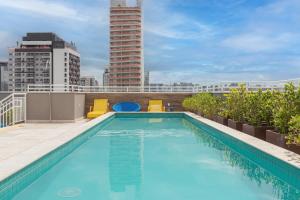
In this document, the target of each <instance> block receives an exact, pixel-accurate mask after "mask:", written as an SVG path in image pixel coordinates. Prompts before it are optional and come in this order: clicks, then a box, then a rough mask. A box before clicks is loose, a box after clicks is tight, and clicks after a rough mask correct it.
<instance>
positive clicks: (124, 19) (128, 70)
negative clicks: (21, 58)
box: [109, 0, 144, 86]
mask: <svg viewBox="0 0 300 200" xmlns="http://www.w3.org/2000/svg"><path fill="white" fill-rule="evenodd" d="M109 85H110V86H143V85H144V55H143V30H142V8H141V1H136V4H135V5H134V6H128V4H127V2H126V1H125V0H111V8H110V67H109Z"/></svg>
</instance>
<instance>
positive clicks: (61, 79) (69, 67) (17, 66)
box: [8, 33, 80, 91]
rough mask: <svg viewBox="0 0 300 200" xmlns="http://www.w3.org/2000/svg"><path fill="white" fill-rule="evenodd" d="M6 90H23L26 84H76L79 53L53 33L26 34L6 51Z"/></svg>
mask: <svg viewBox="0 0 300 200" xmlns="http://www.w3.org/2000/svg"><path fill="white" fill-rule="evenodd" d="M8 68H9V86H8V87H9V90H10V91H25V90H26V88H27V85H28V84H55V85H79V84H80V54H79V53H78V51H77V49H76V47H75V44H74V43H68V42H65V41H64V40H63V39H61V38H59V37H58V36H57V35H56V34H54V33H27V35H26V36H25V37H23V40H22V41H21V42H20V43H19V44H18V46H17V47H15V48H10V49H9V62H8Z"/></svg>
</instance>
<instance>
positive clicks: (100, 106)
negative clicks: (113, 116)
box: [87, 99, 109, 119]
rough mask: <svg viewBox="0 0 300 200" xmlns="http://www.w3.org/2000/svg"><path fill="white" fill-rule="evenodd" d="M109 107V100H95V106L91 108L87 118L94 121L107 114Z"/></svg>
mask: <svg viewBox="0 0 300 200" xmlns="http://www.w3.org/2000/svg"><path fill="white" fill-rule="evenodd" d="M108 106H109V103H108V99H95V100H94V106H91V107H90V112H89V113H88V114H87V118H88V119H93V118H96V117H99V116H100V115H103V114H105V113H107V112H108Z"/></svg>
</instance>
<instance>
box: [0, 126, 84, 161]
mask: <svg viewBox="0 0 300 200" xmlns="http://www.w3.org/2000/svg"><path fill="white" fill-rule="evenodd" d="M86 122H87V120H80V121H77V122H75V123H43V124H41V123H38V124H19V125H15V126H13V127H8V128H4V129H0V163H1V162H3V161H4V160H6V159H9V158H11V157H13V156H15V155H17V154H20V153H21V152H25V151H27V150H29V149H31V148H33V147H35V146H37V145H40V144H41V143H43V142H47V141H49V140H51V139H54V138H56V137H60V136H61V135H62V134H65V133H67V132H68V130H71V129H74V128H76V127H80V126H81V125H83V124H84V123H86Z"/></svg>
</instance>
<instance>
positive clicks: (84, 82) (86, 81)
mask: <svg viewBox="0 0 300 200" xmlns="http://www.w3.org/2000/svg"><path fill="white" fill-rule="evenodd" d="M80 85H81V86H98V81H97V80H96V78H95V77H94V76H82V77H80Z"/></svg>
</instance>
